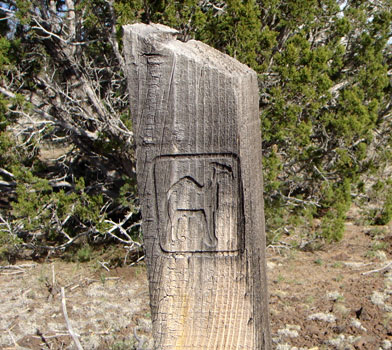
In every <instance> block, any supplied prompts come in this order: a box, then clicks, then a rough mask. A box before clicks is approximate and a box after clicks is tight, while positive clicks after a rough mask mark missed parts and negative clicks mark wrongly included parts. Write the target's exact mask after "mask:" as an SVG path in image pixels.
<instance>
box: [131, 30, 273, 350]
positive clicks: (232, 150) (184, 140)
mask: <svg viewBox="0 0 392 350" xmlns="http://www.w3.org/2000/svg"><path fill="white" fill-rule="evenodd" d="M124 32H125V37H124V52H125V55H126V60H127V76H128V82H129V92H130V96H131V98H130V100H131V113H132V116H133V128H134V132H135V138H136V145H137V151H136V156H137V173H138V188H139V195H140V199H141V205H142V215H143V235H144V242H145V248H146V260H147V266H148V277H149V283H150V284H149V285H150V297H151V309H152V319H153V333H154V339H155V349H157V350H175V349H200V350H209V349H210V350H216V349H221V350H229V349H252V350H255V349H263V350H265V349H271V345H270V334H269V325H268V323H269V321H268V297H267V281H266V271H265V255H264V246H265V234H264V213H263V187H262V186H263V184H262V165H261V139H260V122H259V113H258V88H257V77H256V73H255V72H254V71H252V70H251V69H250V68H248V67H246V66H245V65H243V64H241V63H239V62H238V61H236V60H235V59H233V58H231V57H229V56H227V55H224V54H222V53H220V52H218V51H217V50H215V49H213V48H211V47H209V46H207V45H205V44H203V43H201V42H198V41H194V40H191V41H188V42H187V43H184V42H181V41H178V40H176V31H175V30H173V29H171V28H169V27H166V26H162V25H155V24H152V25H145V24H135V25H131V26H125V27H124Z"/></svg>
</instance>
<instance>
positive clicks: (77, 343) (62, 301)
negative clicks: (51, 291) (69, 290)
mask: <svg viewBox="0 0 392 350" xmlns="http://www.w3.org/2000/svg"><path fill="white" fill-rule="evenodd" d="M61 304H62V306H63V314H64V318H65V322H66V324H67V329H68V332H69V334H70V335H71V337H72V339H73V341H74V342H75V344H76V347H77V348H78V350H83V347H82V345H81V344H80V342H79V339H78V336H77V335H76V333H75V332H74V330H73V328H72V325H71V322H70V321H69V318H68V312H67V305H66V302H65V291H64V287H61Z"/></svg>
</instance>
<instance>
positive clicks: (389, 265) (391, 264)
mask: <svg viewBox="0 0 392 350" xmlns="http://www.w3.org/2000/svg"><path fill="white" fill-rule="evenodd" d="M391 268H392V261H391V262H389V263H388V264H387V265H385V266H383V267H381V268H379V269H375V270H371V271H366V272H362V273H361V275H370V274H372V273H377V272H385V271H387V270H389V269H391Z"/></svg>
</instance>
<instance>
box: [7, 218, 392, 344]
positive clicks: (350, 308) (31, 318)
mask: <svg viewBox="0 0 392 350" xmlns="http://www.w3.org/2000/svg"><path fill="white" fill-rule="evenodd" d="M391 243H392V229H391V228H388V227H383V228H378V227H364V226H359V225H357V223H356V222H355V221H354V220H353V221H352V222H348V223H347V224H346V233H345V236H344V239H343V240H342V241H341V242H339V243H335V244H331V245H325V246H324V247H321V249H320V250H317V251H313V252H311V251H299V250H294V249H284V248H269V249H268V250H267V254H268V258H267V261H268V275H269V276H268V277H269V293H270V314H271V332H272V337H273V344H274V348H275V349H276V350H300V349H303V350H304V349H308V350H309V349H312V350H316V349H318V350H322V349H342V350H346V349H369V350H379V349H382V350H386V349H392V298H391V296H392V255H391V253H392V250H391ZM101 263H102V262H101ZM16 264H17V265H19V266H20V267H19V268H15V267H14V268H13V269H5V268H4V266H3V268H2V269H1V270H0V298H1V301H0V349H4V350H5V349H9V350H11V349H19V350H21V349H32V350H38V349H52V350H60V349H76V346H75V343H74V342H73V340H72V338H71V336H70V335H69V332H68V328H67V325H66V321H65V318H64V312H63V305H62V301H65V302H66V310H67V313H68V318H69V320H70V323H71V326H72V328H73V330H74V332H75V333H76V334H77V335H79V336H80V341H81V344H82V346H83V348H84V349H85V350H92V349H97V350H125V349H136V348H137V349H151V347H152V340H151V320H150V319H151V317H150V311H149V306H148V289H147V280H146V271H145V267H144V265H143V264H139V265H137V266H133V267H119V268H112V269H110V271H107V270H106V269H105V268H104V267H103V266H102V264H100V263H98V262H95V263H94V264H92V263H83V264H77V263H72V264H71V263H65V262H63V261H60V260H55V261H47V262H45V263H40V264H34V265H31V264H32V262H31V261H19V262H17V263H16ZM29 264H30V265H29ZM376 270H377V271H376ZM61 287H63V288H64V294H65V298H64V299H63V298H62V296H61Z"/></svg>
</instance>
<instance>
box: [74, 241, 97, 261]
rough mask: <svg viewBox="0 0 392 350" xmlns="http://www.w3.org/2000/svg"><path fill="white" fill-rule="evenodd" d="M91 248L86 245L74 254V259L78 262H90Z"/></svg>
mask: <svg viewBox="0 0 392 350" xmlns="http://www.w3.org/2000/svg"><path fill="white" fill-rule="evenodd" d="M92 252H93V251H92V248H91V247H90V246H89V245H88V244H86V245H84V246H83V247H81V248H80V249H79V250H78V251H77V252H76V257H77V259H78V261H79V262H88V261H90V260H91V254H92Z"/></svg>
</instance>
